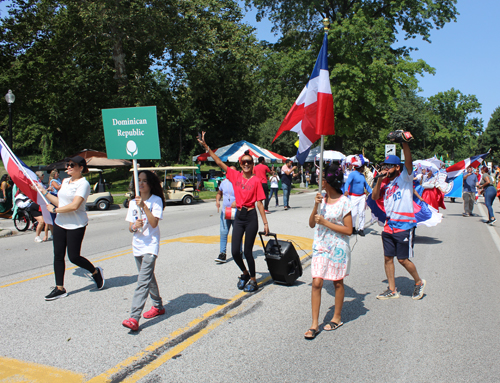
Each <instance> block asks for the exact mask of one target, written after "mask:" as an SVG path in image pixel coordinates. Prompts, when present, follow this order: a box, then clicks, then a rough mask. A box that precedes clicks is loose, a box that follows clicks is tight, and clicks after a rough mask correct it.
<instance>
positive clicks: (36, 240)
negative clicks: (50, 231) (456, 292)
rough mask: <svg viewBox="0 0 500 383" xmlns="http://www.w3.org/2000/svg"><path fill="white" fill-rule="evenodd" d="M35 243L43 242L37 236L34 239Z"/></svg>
mask: <svg viewBox="0 0 500 383" xmlns="http://www.w3.org/2000/svg"><path fill="white" fill-rule="evenodd" d="M35 242H36V243H40V242H43V240H42V238H40V237H38V236H37V237H35Z"/></svg>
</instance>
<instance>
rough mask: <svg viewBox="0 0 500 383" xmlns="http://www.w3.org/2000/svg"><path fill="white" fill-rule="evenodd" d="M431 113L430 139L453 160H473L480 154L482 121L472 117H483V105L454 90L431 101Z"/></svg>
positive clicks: (429, 102) (472, 96)
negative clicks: (478, 149) (478, 151)
mask: <svg viewBox="0 0 500 383" xmlns="http://www.w3.org/2000/svg"><path fill="white" fill-rule="evenodd" d="M428 107H429V110H430V111H431V112H432V119H431V123H430V135H431V137H432V142H433V143H434V145H436V146H437V145H439V146H440V147H441V148H442V149H443V150H444V151H445V152H446V153H449V155H450V158H451V159H452V160H455V159H459V160H461V159H463V158H466V157H470V156H471V154H472V153H474V152H475V151H476V150H477V138H478V136H479V134H480V133H481V132H482V127H483V120H482V119H480V118H478V117H474V116H472V115H473V114H475V113H481V104H480V103H479V101H478V100H477V97H476V96H475V95H464V94H462V93H461V92H460V91H459V90H455V89H454V88H451V89H450V90H448V91H446V92H440V93H438V94H436V95H435V96H431V97H429V99H428Z"/></svg>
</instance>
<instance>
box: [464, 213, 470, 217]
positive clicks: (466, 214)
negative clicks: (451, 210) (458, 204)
mask: <svg viewBox="0 0 500 383" xmlns="http://www.w3.org/2000/svg"><path fill="white" fill-rule="evenodd" d="M462 216H464V217H470V214H469V213H463V214H462Z"/></svg>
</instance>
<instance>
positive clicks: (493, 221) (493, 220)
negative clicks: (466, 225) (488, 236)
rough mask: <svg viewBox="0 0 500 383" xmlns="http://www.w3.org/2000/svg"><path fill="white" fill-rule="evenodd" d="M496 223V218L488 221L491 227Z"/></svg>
mask: <svg viewBox="0 0 500 383" xmlns="http://www.w3.org/2000/svg"><path fill="white" fill-rule="evenodd" d="M496 221H497V219H496V218H493V219H492V220H491V221H490V223H489V224H490V225H491V226H493V224H494V223H495V222H496Z"/></svg>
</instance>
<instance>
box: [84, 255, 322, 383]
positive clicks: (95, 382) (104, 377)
mask: <svg viewBox="0 0 500 383" xmlns="http://www.w3.org/2000/svg"><path fill="white" fill-rule="evenodd" d="M311 253H312V251H310V252H308V253H307V254H305V255H304V256H302V257H301V258H300V260H301V261H302V260H304V259H305V258H307V257H309V256H310V255H311ZM270 280H271V276H267V277H266V278H264V279H262V280H261V281H260V282H259V286H262V285H264V284H266V283H267V282H268V281H270ZM245 295H246V293H245V292H241V293H239V294H237V295H235V296H234V297H232V298H231V299H230V300H228V301H227V302H226V303H224V304H222V305H219V306H217V307H214V308H213V309H211V310H209V311H207V312H206V313H204V314H203V315H202V316H200V317H198V318H196V319H194V320H193V321H191V322H190V323H189V324H188V325H187V326H185V327H182V328H180V329H178V330H175V331H174V332H172V333H171V334H169V335H168V336H167V337H165V338H162V339H160V340H158V341H156V342H154V343H152V344H151V345H149V346H148V347H146V348H145V349H144V350H142V351H140V352H138V353H137V354H136V355H134V356H131V357H130V358H127V359H126V360H124V361H123V362H120V363H119V364H117V365H116V366H115V367H113V368H111V369H109V370H108V371H106V372H104V373H102V374H100V375H98V376H96V377H94V378H93V379H91V380H89V381H88V383H105V382H109V381H110V380H111V379H110V378H111V377H112V376H113V375H115V374H117V373H119V372H120V371H122V370H123V369H125V368H127V367H129V366H131V365H132V364H134V363H135V362H137V361H138V360H140V359H141V358H142V357H144V356H146V355H147V354H148V353H149V352H152V351H154V350H156V349H158V348H159V347H161V346H163V345H165V344H166V343H168V342H169V341H171V340H172V339H175V338H177V337H178V336H181V335H182V334H184V333H186V332H187V331H189V330H191V329H192V328H193V327H195V326H196V325H198V324H199V323H201V322H203V321H204V320H206V319H208V318H210V317H211V316H212V315H214V314H217V313H218V312H220V311H222V310H224V309H225V308H226V307H227V306H229V305H231V304H232V303H234V302H235V301H237V300H238V299H240V298H242V297H243V296H245ZM240 311H241V310H240V309H235V310H232V311H231V312H230V313H227V314H225V315H224V316H223V317H222V318H221V319H218V320H216V321H215V322H214V323H212V324H211V325H209V326H207V327H206V328H204V329H202V330H201V331H199V332H197V333H196V334H194V335H193V336H191V337H189V338H188V339H186V340H185V341H184V342H182V343H181V344H179V345H177V346H175V347H174V348H172V350H170V351H168V352H167V353H165V354H164V355H162V356H161V357H160V358H157V359H155V360H154V361H152V362H151V363H149V364H147V365H146V366H144V367H143V368H142V369H140V370H139V371H137V372H135V373H134V374H133V375H132V376H130V377H128V378H126V379H125V380H124V382H136V381H137V380H139V379H141V378H143V377H144V376H146V375H147V374H149V373H150V372H152V371H153V370H155V369H156V368H158V367H160V366H161V365H162V364H163V363H165V362H167V361H168V360H170V359H171V358H172V357H173V356H175V355H177V354H178V353H179V352H180V351H182V350H184V349H186V348H187V347H189V346H190V345H192V344H194V343H195V342H196V341H197V340H198V339H200V338H202V337H203V336H204V335H206V334H208V333H209V332H210V331H212V330H213V329H215V328H216V327H218V326H219V325H221V324H222V323H223V322H224V321H225V320H227V319H229V318H232V317H233V316H235V315H236V314H237V313H239V312H240ZM224 318H226V319H224ZM143 371H147V372H144V373H143Z"/></svg>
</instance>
